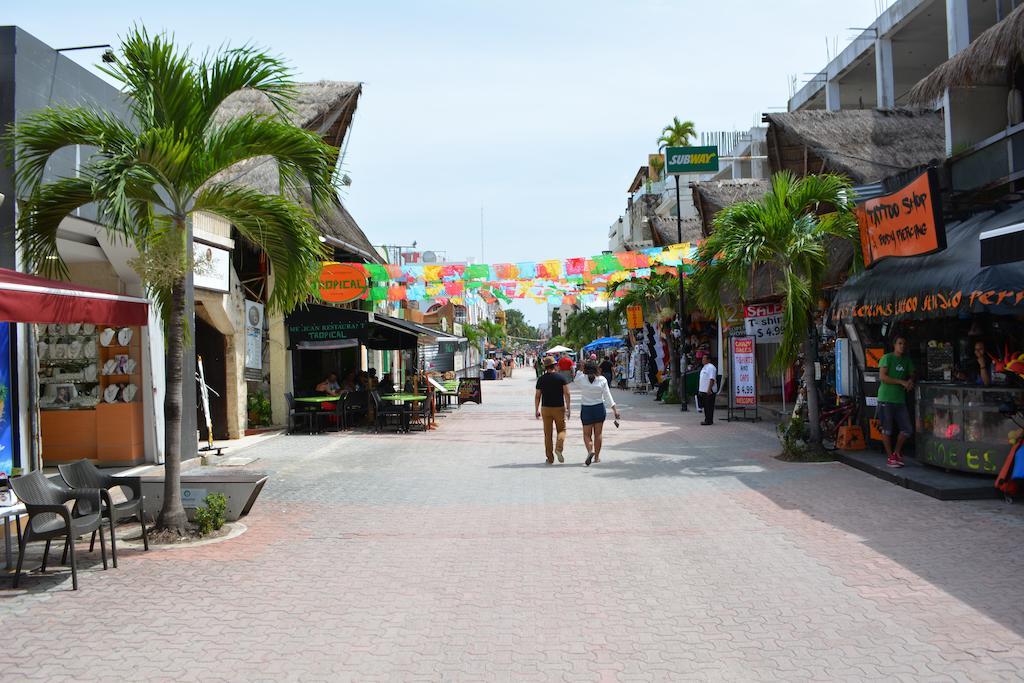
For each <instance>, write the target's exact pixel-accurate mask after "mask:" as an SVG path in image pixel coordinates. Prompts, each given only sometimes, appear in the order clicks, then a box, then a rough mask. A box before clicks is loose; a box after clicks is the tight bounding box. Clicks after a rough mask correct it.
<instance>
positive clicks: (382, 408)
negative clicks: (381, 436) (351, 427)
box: [370, 391, 409, 432]
mask: <svg viewBox="0 0 1024 683" xmlns="http://www.w3.org/2000/svg"><path fill="white" fill-rule="evenodd" d="M370 397H371V398H372V399H373V410H374V412H375V419H374V430H375V431H377V432H379V431H380V430H381V428H383V427H385V426H386V425H387V424H388V422H389V420H388V418H392V417H393V418H397V419H396V420H395V426H397V427H398V430H399V431H408V424H409V422H408V416H409V412H408V411H407V410H406V408H405V406H396V405H394V404H393V403H390V402H385V401H384V400H382V399H381V397H380V394H378V393H377V392H376V391H371V392H370Z"/></svg>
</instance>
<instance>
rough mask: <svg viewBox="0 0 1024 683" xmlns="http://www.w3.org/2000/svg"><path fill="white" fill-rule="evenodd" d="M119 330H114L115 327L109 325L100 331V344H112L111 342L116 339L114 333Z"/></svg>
mask: <svg viewBox="0 0 1024 683" xmlns="http://www.w3.org/2000/svg"><path fill="white" fill-rule="evenodd" d="M115 334H117V332H115V331H114V328H113V327H108V328H106V329H104V330H103V331H102V332H100V344H101V345H102V346H110V342H112V341H114V335H115Z"/></svg>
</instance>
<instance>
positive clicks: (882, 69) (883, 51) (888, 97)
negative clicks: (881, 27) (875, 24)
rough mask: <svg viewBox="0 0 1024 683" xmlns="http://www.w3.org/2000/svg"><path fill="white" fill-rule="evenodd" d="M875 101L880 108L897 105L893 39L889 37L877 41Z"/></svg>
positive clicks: (890, 107) (889, 107)
mask: <svg viewBox="0 0 1024 683" xmlns="http://www.w3.org/2000/svg"><path fill="white" fill-rule="evenodd" d="M875 102H876V106H877V108H878V109H892V108H893V107H895V106H896V87H895V76H894V74H893V68H892V40H890V39H889V38H879V39H877V40H876V41H875Z"/></svg>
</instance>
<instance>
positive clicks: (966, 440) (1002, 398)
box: [916, 382, 1024, 477]
mask: <svg viewBox="0 0 1024 683" xmlns="http://www.w3.org/2000/svg"><path fill="white" fill-rule="evenodd" d="M1007 401H1016V402H1017V403H1024V389H1015V388H1012V387H985V386H975V385H970V384H949V383H933V382H922V383H920V384H919V385H918V386H917V401H916V403H917V419H916V429H917V435H916V443H917V459H918V460H919V461H921V462H923V463H926V464H929V465H934V466H936V467H941V468H943V469H947V470H959V471H962V472H973V473H977V474H987V475H991V476H993V477H994V476H995V475H996V474H998V473H999V469H1000V468H1001V467H1002V466H1003V462H1004V461H1005V460H1006V456H1007V455H1009V452H1010V447H1011V446H1012V445H1013V444H1014V443H1015V441H1016V437H1017V434H1018V433H1019V432H1020V427H1018V426H1017V424H1016V423H1014V422H1013V420H1011V419H1010V418H1009V417H1008V416H1006V415H1003V414H1002V413H1000V411H999V408H1000V405H1002V404H1005V403H1006V402H1007Z"/></svg>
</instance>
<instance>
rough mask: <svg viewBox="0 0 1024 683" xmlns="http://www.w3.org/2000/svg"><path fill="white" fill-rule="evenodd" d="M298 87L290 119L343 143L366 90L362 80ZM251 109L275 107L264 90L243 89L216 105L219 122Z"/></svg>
mask: <svg viewBox="0 0 1024 683" xmlns="http://www.w3.org/2000/svg"><path fill="white" fill-rule="evenodd" d="M296 91H297V92H296V95H295V103H294V105H293V108H294V111H293V112H292V113H291V114H289V115H288V116H287V118H288V120H289V121H290V122H291V123H292V124H294V125H296V126H299V127H301V128H305V129H306V130H311V131H315V132H317V133H319V134H320V135H322V136H323V138H324V140H326V141H327V142H329V143H331V144H332V145H334V146H335V147H338V146H340V145H341V143H342V141H343V140H344V139H345V133H346V132H348V128H349V126H350V125H351V124H352V117H353V115H355V113H356V105H357V104H358V103H359V96H360V95H361V94H362V92H363V85H362V83H351V82H348V81H317V82H316V83H297V84H296ZM250 113H252V114H266V115H268V116H271V115H273V114H275V113H276V110H275V109H274V107H273V105H272V104H271V103H270V100H269V99H267V96H266V95H264V94H263V93H261V92H258V91H255V90H241V91H239V92H236V93H234V94H233V95H231V96H230V97H228V98H227V99H226V100H224V102H223V103H222V104H221V105H220V107H218V109H217V116H216V119H217V121H218V122H221V121H228V120H231V119H233V118H237V117H239V116H242V115H243V114H250Z"/></svg>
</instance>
